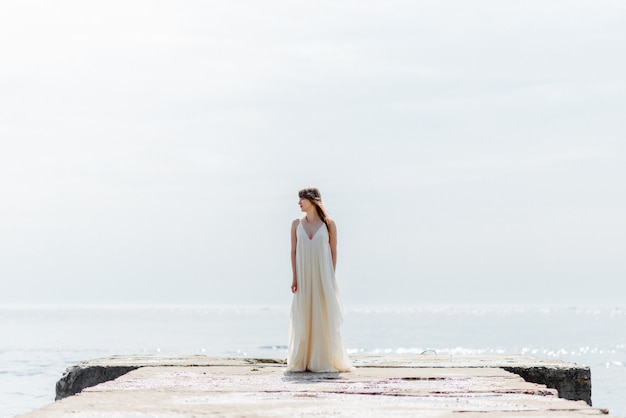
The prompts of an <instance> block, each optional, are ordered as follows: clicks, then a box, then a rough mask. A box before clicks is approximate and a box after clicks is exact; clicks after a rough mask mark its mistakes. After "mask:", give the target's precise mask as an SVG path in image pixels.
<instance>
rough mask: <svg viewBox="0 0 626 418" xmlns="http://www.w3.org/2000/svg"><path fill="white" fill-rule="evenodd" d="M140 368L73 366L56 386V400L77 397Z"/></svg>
mask: <svg viewBox="0 0 626 418" xmlns="http://www.w3.org/2000/svg"><path fill="white" fill-rule="evenodd" d="M138 368H139V366H89V365H88V366H81V365H77V366H72V367H69V368H68V369H67V370H65V373H64V374H63V376H62V377H61V379H60V380H59V381H58V382H57V384H56V398H55V400H57V401H58V400H60V399H63V398H67V397H68V396H72V395H76V394H77V393H80V392H81V391H82V390H83V389H85V388H89V387H92V386H95V385H98V384H100V383H103V382H108V381H109V380H114V379H117V378H118V377H120V376H122V375H125V374H126V373H128V372H130V371H133V370H135V369H138Z"/></svg>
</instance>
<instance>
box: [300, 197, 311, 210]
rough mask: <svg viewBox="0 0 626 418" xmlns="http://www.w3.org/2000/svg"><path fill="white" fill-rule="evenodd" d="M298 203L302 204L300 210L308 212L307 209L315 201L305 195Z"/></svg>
mask: <svg viewBox="0 0 626 418" xmlns="http://www.w3.org/2000/svg"><path fill="white" fill-rule="evenodd" d="M298 205H300V210H301V211H302V212H306V211H307V210H309V209H310V208H311V206H312V205H313V203H311V201H310V200H309V199H307V198H305V197H301V198H300V200H299V201H298Z"/></svg>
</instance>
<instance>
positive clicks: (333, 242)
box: [328, 219, 337, 270]
mask: <svg viewBox="0 0 626 418" xmlns="http://www.w3.org/2000/svg"><path fill="white" fill-rule="evenodd" d="M328 226H329V227H330V228H329V231H328V236H329V239H328V243H329V244H330V255H331V256H332V258H333V270H337V226H336V225H335V222H334V221H331V220H330V219H329V220H328Z"/></svg>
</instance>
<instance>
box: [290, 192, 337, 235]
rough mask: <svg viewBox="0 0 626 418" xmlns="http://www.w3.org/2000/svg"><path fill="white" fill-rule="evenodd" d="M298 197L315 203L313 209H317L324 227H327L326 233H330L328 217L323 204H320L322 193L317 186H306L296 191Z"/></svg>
mask: <svg viewBox="0 0 626 418" xmlns="http://www.w3.org/2000/svg"><path fill="white" fill-rule="evenodd" d="M298 197H299V198H300V199H307V200H309V201H310V202H311V203H313V204H314V205H315V209H316V210H317V215H318V216H319V217H320V219H321V220H322V222H324V225H326V229H328V233H329V234H330V225H329V222H330V218H329V217H328V214H327V213H326V210H325V209H324V205H323V204H322V194H321V193H320V190H319V189H318V188H317V187H307V188H305V189H302V190H300V191H299V192H298Z"/></svg>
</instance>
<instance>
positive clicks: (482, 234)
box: [0, 0, 626, 306]
mask: <svg viewBox="0 0 626 418" xmlns="http://www.w3.org/2000/svg"><path fill="white" fill-rule="evenodd" d="M625 45H626V1H620V0H613V1H609V0H593V1H592V0H588V1H579V0H554V1H549V2H547V1H544V0H541V1H537V0H523V1H501V0H499V1H487V0H477V1H472V2H467V1H465V0H443V1H436V2H435V1H429V2H427V1H396V0H389V1H384V2H383V1H371V0H359V1H318V2H302V1H286V0H276V1H263V2H260V1H218V0H214V1H154V0H151V1H140V0H138V1H126V0H125V1H107V2H85V1H67V0H60V1H55V2H49V1H43V0H33V1H22V0H19V1H17V0H8V1H3V2H2V4H1V5H0V193H1V196H2V198H1V203H0V304H2V305H5V306H6V305H20V304H83V305H84V304H139V303H148V304H260V305H275V304H280V305H286V304H289V303H290V301H291V293H290V290H289V288H290V285H291V266H290V257H289V251H290V241H289V228H290V225H291V222H292V220H293V219H295V218H297V217H299V216H301V215H302V214H301V212H299V208H298V205H297V202H298V197H297V192H298V190H299V189H300V188H303V187H308V186H317V187H319V188H320V190H321V192H322V198H323V200H324V204H325V207H326V209H327V211H328V212H329V214H330V216H331V218H333V219H334V220H335V222H336V223H337V227H338V266H337V280H338V283H339V287H340V290H341V293H342V297H343V300H344V304H346V305H361V304H403V305H407V304H483V303H486V304H560V305H562V304H621V305H623V303H624V302H623V301H624V297H623V295H624V294H625V293H626V284H625V279H626V216H625V214H626V185H625V179H626V117H624V115H625V114H626V50H625V49H626V46H625Z"/></svg>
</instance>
